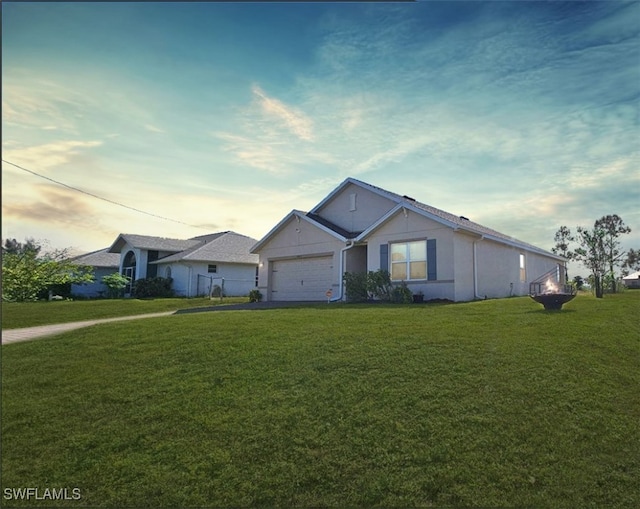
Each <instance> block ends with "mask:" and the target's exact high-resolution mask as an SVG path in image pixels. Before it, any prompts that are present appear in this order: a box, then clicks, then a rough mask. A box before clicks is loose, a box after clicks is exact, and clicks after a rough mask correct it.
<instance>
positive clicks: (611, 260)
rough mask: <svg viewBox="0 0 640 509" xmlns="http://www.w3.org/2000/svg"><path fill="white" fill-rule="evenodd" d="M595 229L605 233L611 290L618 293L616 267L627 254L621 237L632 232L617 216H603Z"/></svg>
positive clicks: (604, 240)
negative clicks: (622, 247)
mask: <svg viewBox="0 0 640 509" xmlns="http://www.w3.org/2000/svg"><path fill="white" fill-rule="evenodd" d="M594 228H598V229H601V230H602V231H603V238H602V245H603V249H604V256H605V263H606V266H607V269H609V270H608V272H607V279H608V281H610V284H611V290H612V291H613V292H614V293H615V292H616V274H615V267H616V266H618V265H619V264H620V262H621V260H622V259H623V257H624V255H625V253H624V252H623V251H621V249H620V247H621V245H620V240H619V237H620V235H624V234H627V233H629V232H631V228H629V227H628V226H627V225H626V224H624V221H623V220H622V219H621V218H620V216H618V215H617V214H611V215H608V216H603V217H601V218H600V219H598V220H597V221H596V222H595V225H594Z"/></svg>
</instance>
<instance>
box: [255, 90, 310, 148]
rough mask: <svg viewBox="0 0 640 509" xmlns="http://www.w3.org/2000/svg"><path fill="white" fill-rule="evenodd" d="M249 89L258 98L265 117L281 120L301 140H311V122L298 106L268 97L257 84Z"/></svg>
mask: <svg viewBox="0 0 640 509" xmlns="http://www.w3.org/2000/svg"><path fill="white" fill-rule="evenodd" d="M251 91H252V92H253V94H254V95H255V96H256V97H257V98H258V101H259V103H260V106H261V107H262V110H263V112H264V113H265V114H266V116H267V117H269V118H271V119H275V120H278V121H280V122H282V123H283V124H284V125H285V126H286V127H287V128H288V129H289V131H291V132H292V133H293V134H294V135H295V136H297V137H298V138H300V139H301V140H305V141H311V140H313V122H312V121H311V119H310V118H309V117H307V116H306V115H305V114H304V113H302V112H301V111H300V110H299V109H298V108H294V107H292V106H287V105H286V104H285V103H283V102H282V101H280V100H278V99H276V98H274V97H269V96H268V95H267V94H266V93H265V92H264V91H263V90H262V89H261V88H260V87H259V86H258V85H254V86H253V87H252V89H251Z"/></svg>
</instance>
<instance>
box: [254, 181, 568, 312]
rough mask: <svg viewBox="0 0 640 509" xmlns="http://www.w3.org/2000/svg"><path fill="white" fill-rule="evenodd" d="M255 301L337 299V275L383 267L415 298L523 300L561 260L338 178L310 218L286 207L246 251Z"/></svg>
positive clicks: (409, 200) (439, 212)
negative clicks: (253, 268) (253, 271)
mask: <svg viewBox="0 0 640 509" xmlns="http://www.w3.org/2000/svg"><path fill="white" fill-rule="evenodd" d="M252 252H253V253H256V254H258V255H259V257H260V262H259V290H260V291H261V293H262V294H263V296H264V299H265V300H274V301H277V300H280V301H290V300H301V301H304V300H308V301H320V300H327V298H328V297H330V298H331V299H333V300H338V299H343V298H344V288H343V283H342V279H343V273H344V272H365V271H376V270H379V269H385V270H388V271H389V272H390V274H391V278H392V281H394V282H396V283H400V282H402V281H404V282H406V284H407V285H408V287H409V288H410V290H411V291H412V292H413V293H418V292H420V291H421V292H423V293H424V299H425V300H430V299H448V300H451V301H469V300H473V299H484V298H497V297H508V296H510V295H527V294H528V291H529V282H530V281H531V280H533V279H535V278H536V277H538V276H540V275H542V274H544V273H546V272H549V271H551V270H553V269H554V268H556V267H557V266H558V265H562V266H564V264H565V259H564V258H562V257H560V256H557V255H555V254H553V253H551V252H548V251H545V250H543V249H540V248H538V247H536V246H533V245H531V244H527V243H525V242H522V241H519V240H517V239H514V238H512V237H510V236H508V235H504V234H502V233H499V232H497V231H495V230H492V229H490V228H487V227H485V226H481V225H479V224H477V223H474V222H473V221H470V220H468V219H467V218H465V217H461V216H457V215H454V214H450V213H448V212H444V211H442V210H439V209H436V208H434V207H431V206H429V205H425V204H424V203H420V202H418V201H416V200H414V199H413V198H410V197H408V196H401V195H399V194H395V193H392V192H389V191H386V190H384V189H381V188H379V187H376V186H373V185H370V184H367V183H365V182H361V181H359V180H356V179H353V178H348V179H346V180H345V181H344V182H342V183H341V184H340V185H339V186H338V187H337V188H336V189H334V190H333V191H331V193H329V195H328V196H327V197H326V198H324V199H323V200H322V201H321V202H320V203H318V204H317V205H316V206H315V207H314V208H313V209H312V210H311V211H310V212H301V211H299V210H293V211H291V212H290V213H289V214H288V215H287V216H286V217H284V218H283V219H282V221H280V222H279V223H278V224H277V225H276V226H275V227H274V228H273V229H272V230H271V231H270V232H269V233H268V234H267V235H266V236H265V237H264V238H262V239H261V240H260V241H259V242H258V243H257V244H256V245H255V246H253V248H252Z"/></svg>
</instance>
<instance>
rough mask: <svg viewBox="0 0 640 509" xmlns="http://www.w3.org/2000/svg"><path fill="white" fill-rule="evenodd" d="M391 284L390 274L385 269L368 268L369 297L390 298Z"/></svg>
mask: <svg viewBox="0 0 640 509" xmlns="http://www.w3.org/2000/svg"><path fill="white" fill-rule="evenodd" d="M392 291H393V285H392V284H391V274H389V271H387V270H382V269H380V270H377V271H375V272H374V271H372V270H370V271H369V273H368V274H367V292H368V293H369V297H371V298H376V299H380V300H387V301H388V300H391V295H392Z"/></svg>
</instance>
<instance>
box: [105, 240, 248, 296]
mask: <svg viewBox="0 0 640 509" xmlns="http://www.w3.org/2000/svg"><path fill="white" fill-rule="evenodd" d="M255 243H256V240H255V239H252V238H251V237H247V236H245V235H241V234H239V233H235V232H232V231H225V232H220V233H213V234H210V235H202V236H199V237H193V238H191V239H186V240H183V239H169V238H163V237H153V236H149V235H133V234H125V233H121V234H120V235H118V238H117V239H116V240H115V241H114V243H113V244H112V245H111V247H110V248H109V252H110V253H118V254H119V257H120V258H119V271H120V273H121V274H124V275H125V276H128V277H130V278H131V280H132V281H135V280H137V279H143V278H148V277H165V278H172V279H173V289H174V291H175V293H176V295H177V296H183V297H196V296H204V295H209V294H210V291H211V289H212V287H214V288H215V287H216V286H218V287H222V286H224V294H225V295H228V296H243V295H247V294H248V293H249V291H251V290H253V289H255V288H256V286H257V269H258V256H257V255H255V254H252V253H250V249H251V247H252V246H253V245H254V244H255ZM223 280H224V282H223ZM128 291H130V289H128ZM125 294H126V293H125Z"/></svg>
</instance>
